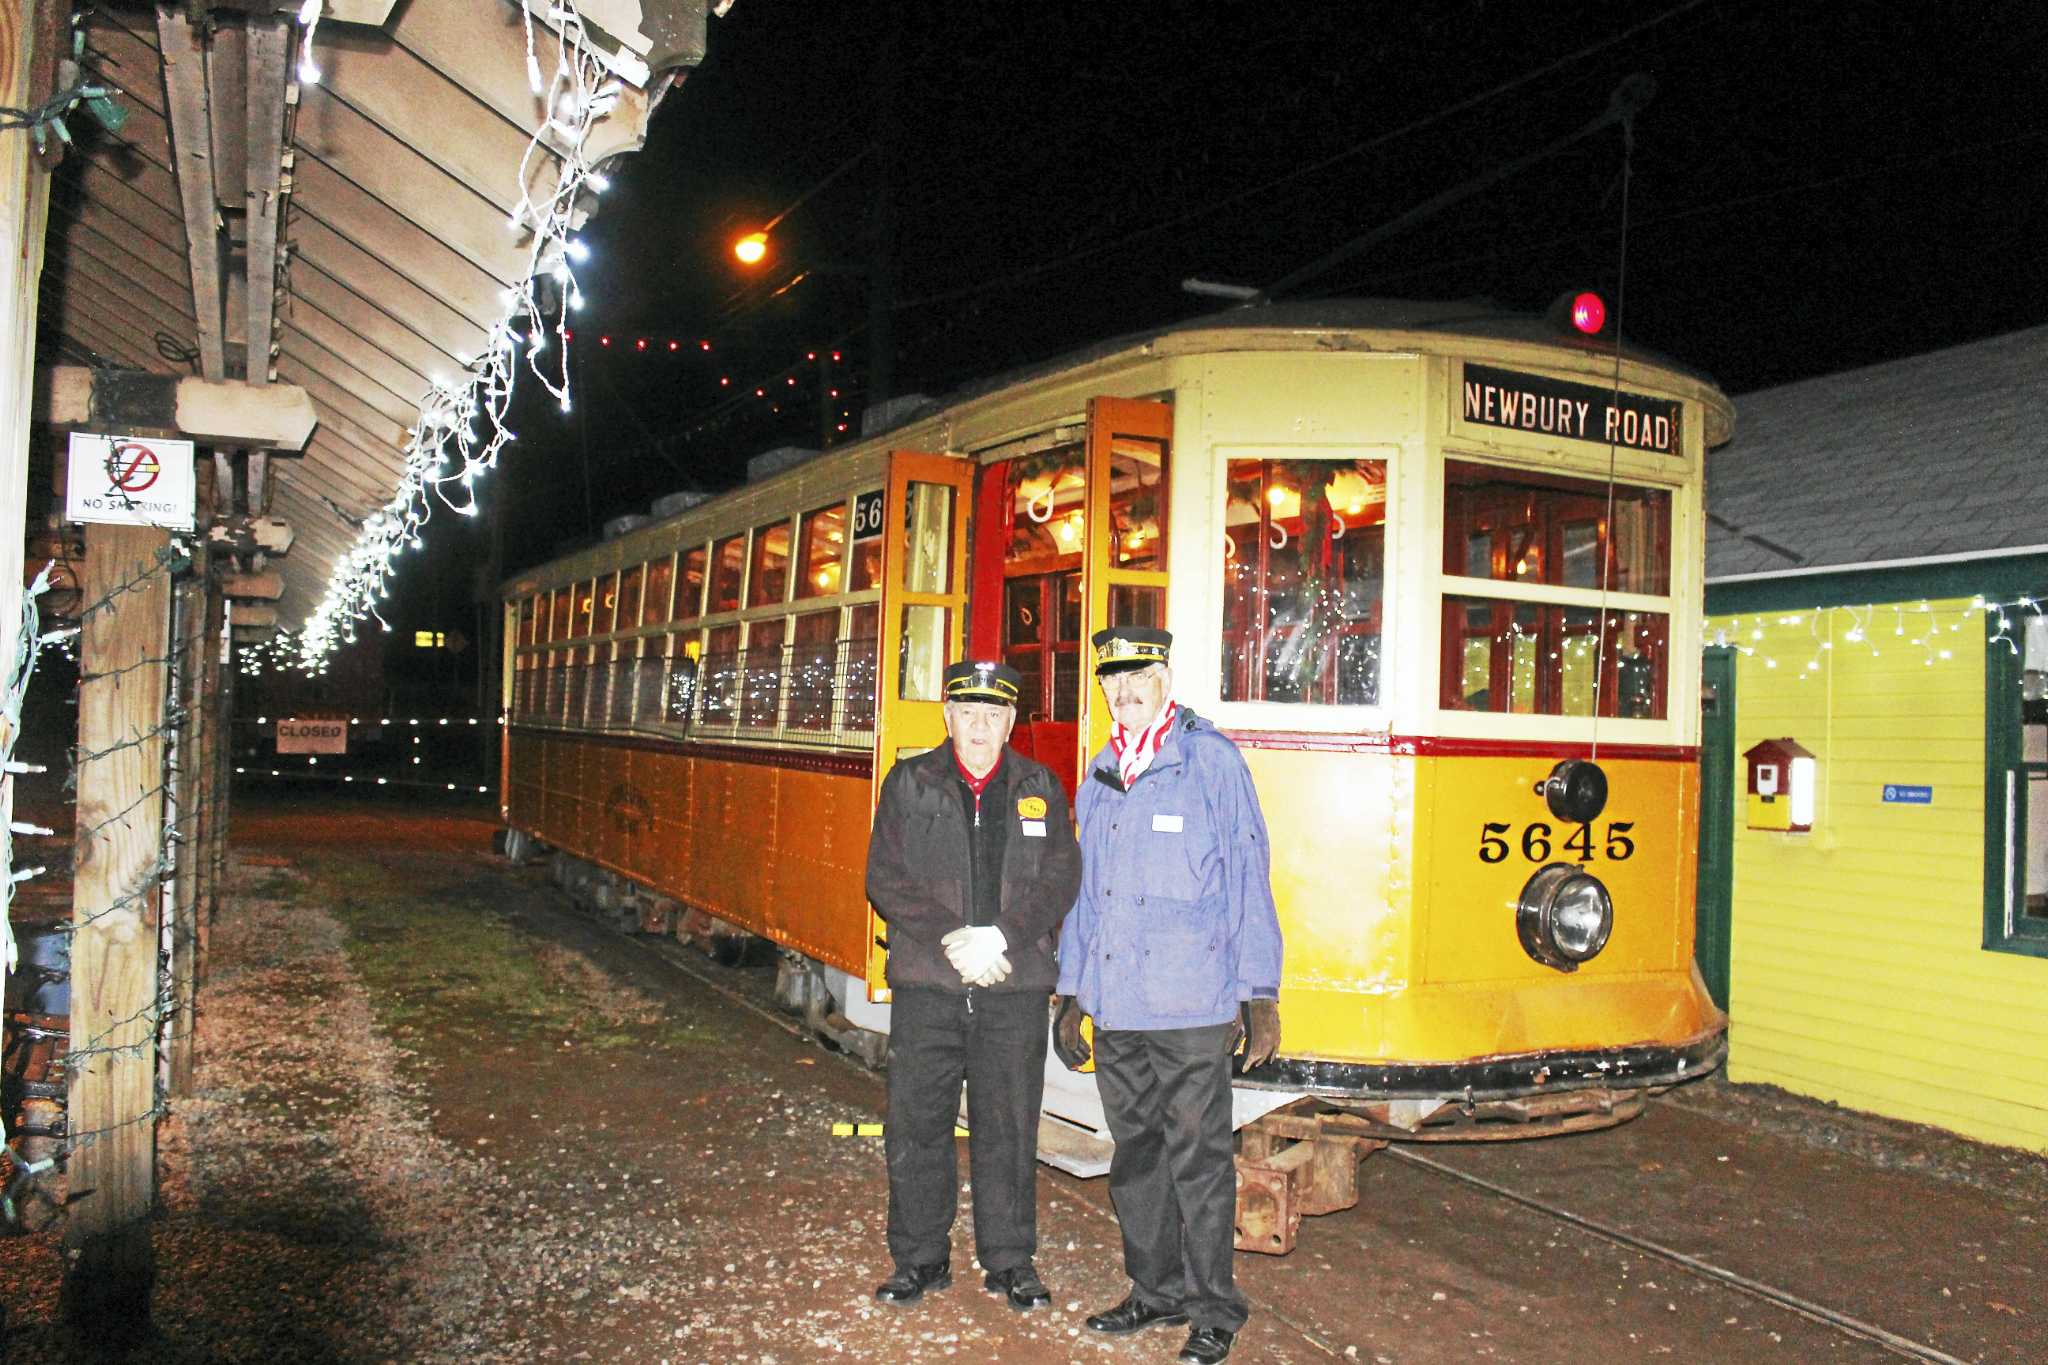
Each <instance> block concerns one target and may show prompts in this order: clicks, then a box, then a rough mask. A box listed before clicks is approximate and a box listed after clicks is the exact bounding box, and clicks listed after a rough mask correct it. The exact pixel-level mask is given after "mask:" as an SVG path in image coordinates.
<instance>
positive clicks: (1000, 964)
mask: <svg viewBox="0 0 2048 1365" xmlns="http://www.w3.org/2000/svg"><path fill="white" fill-rule="evenodd" d="M1009 979H1010V959H1009V957H1008V956H1007V955H1005V954H1003V953H997V954H996V960H995V961H994V962H992V963H990V964H989V969H988V970H987V971H985V972H983V973H982V974H981V975H980V976H977V977H975V978H974V980H972V981H969V982H968V983H967V984H968V985H970V986H994V985H997V984H999V983H1001V982H1004V981H1007V980H1009Z"/></svg>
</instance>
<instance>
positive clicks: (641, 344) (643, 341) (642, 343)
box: [633, 337, 647, 351]
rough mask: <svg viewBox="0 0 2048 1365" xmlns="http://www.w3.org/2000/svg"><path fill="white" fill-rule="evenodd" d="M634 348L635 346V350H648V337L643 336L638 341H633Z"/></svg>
mask: <svg viewBox="0 0 2048 1365" xmlns="http://www.w3.org/2000/svg"><path fill="white" fill-rule="evenodd" d="M633 348H634V349H635V350H639V351H644V350H646V349H647V338H646V337H641V338H640V339H639V340H638V341H636V342H634V343H633Z"/></svg>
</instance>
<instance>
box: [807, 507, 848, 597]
mask: <svg viewBox="0 0 2048 1365" xmlns="http://www.w3.org/2000/svg"><path fill="white" fill-rule="evenodd" d="M800 528H801V535H802V545H801V551H802V552H801V554H800V555H799V558H800V559H801V561H802V564H803V568H802V570H801V573H802V577H800V578H798V579H797V582H796V595H797V597H798V598H799V599H802V598H806V597H829V596H831V595H833V594H835V593H837V592H838V591H839V590H840V580H841V578H842V576H843V572H844V571H843V569H842V568H841V565H840V561H841V560H843V559H844V558H845V557H846V504H845V503H843V502H842V503H835V504H833V505H832V506H830V507H821V508H819V509H818V510H817V511H815V512H806V513H805V514H804V518H803V521H802V522H801V523H800Z"/></svg>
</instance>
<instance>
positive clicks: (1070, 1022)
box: [1052, 995, 1095, 1071]
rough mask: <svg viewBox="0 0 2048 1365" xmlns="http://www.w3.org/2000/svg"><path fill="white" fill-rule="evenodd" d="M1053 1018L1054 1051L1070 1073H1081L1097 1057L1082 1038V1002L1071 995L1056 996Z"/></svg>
mask: <svg viewBox="0 0 2048 1365" xmlns="http://www.w3.org/2000/svg"><path fill="white" fill-rule="evenodd" d="M1052 1002H1053V1005H1054V1010H1053V1016H1052V1050H1053V1054H1054V1055H1055V1056H1057V1057H1058V1058H1059V1059H1060V1061H1061V1062H1062V1063H1063V1064H1064V1065H1065V1066H1066V1068H1067V1070H1069V1071H1079V1070H1080V1069H1081V1068H1082V1067H1084V1066H1086V1065H1088V1059H1089V1058H1090V1057H1092V1056H1094V1055H1095V1053H1094V1050H1093V1049H1092V1048H1090V1047H1089V1046H1088V1040H1087V1039H1086V1038H1083V1037H1082V1036H1081V1020H1082V1019H1083V1018H1084V1017H1085V1016H1084V1015H1083V1014H1082V1013H1081V1002H1080V1001H1078V1000H1076V999H1074V997H1073V996H1071V995H1055V996H1054V997H1053V998H1052Z"/></svg>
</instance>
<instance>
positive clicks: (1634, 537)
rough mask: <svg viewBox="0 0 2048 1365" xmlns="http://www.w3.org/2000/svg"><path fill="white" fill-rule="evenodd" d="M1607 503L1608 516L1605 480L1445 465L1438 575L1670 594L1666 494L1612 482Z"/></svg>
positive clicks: (1668, 501)
mask: <svg viewBox="0 0 2048 1365" xmlns="http://www.w3.org/2000/svg"><path fill="white" fill-rule="evenodd" d="M1611 501H1612V512H1613V515H1612V519H1611V521H1610V518H1609V502H1610V488H1609V485H1607V484H1604V483H1597V482H1594V481H1592V480H1587V479H1564V478H1553V477H1549V476H1546V475H1541V474H1526V473H1522V472H1519V471H1513V470H1505V469H1494V468H1491V467H1489V466H1486V465H1480V464H1468V463H1465V462H1463V461H1455V460H1454V461H1451V462H1449V463H1447V464H1446V465H1445V466H1444V572H1445V573H1447V574H1459V575H1462V576H1464V577H1466V578H1492V579H1499V580H1501V581H1504V582H1509V583H1541V584H1548V585H1550V586H1552V587H1563V588H1594V589H1599V588H1602V587H1604V588H1606V589H1607V590H1608V591H1610V592H1628V593H1640V594H1643V595H1646V596H1651V597H1662V596H1664V595H1665V594H1666V593H1668V592H1670V591H1671V495H1670V494H1669V493H1668V492H1666V491H1665V490H1663V489H1661V488H1635V487H1631V486H1628V485H1625V484H1616V485H1613V487H1612V489H1611ZM1610 526H1611V528H1612V529H1611V531H1610V529H1609V528H1610ZM1603 559H1604V561H1605V568H1606V576H1605V582H1604V583H1603V581H1602V573H1601V570H1602V562H1603Z"/></svg>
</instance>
